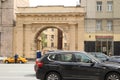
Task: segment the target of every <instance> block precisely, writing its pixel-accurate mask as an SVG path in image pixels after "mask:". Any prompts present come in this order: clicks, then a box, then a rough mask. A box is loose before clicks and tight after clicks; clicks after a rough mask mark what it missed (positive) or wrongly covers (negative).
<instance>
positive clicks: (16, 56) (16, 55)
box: [14, 54, 18, 63]
mask: <svg viewBox="0 0 120 80" xmlns="http://www.w3.org/2000/svg"><path fill="white" fill-rule="evenodd" d="M14 60H15V63H17V60H18V54H15V56H14Z"/></svg>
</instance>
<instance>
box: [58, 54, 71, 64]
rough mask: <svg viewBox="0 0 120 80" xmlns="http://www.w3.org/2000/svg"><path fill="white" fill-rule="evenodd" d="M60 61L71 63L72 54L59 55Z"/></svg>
mask: <svg viewBox="0 0 120 80" xmlns="http://www.w3.org/2000/svg"><path fill="white" fill-rule="evenodd" d="M60 61H63V62H71V61H72V54H61V55H60Z"/></svg>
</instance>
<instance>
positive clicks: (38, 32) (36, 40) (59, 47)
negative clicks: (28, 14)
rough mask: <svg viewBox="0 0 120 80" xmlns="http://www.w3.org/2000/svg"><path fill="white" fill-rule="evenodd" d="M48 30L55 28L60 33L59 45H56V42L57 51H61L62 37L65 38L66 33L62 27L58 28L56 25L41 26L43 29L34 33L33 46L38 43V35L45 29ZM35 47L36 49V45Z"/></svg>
mask: <svg viewBox="0 0 120 80" xmlns="http://www.w3.org/2000/svg"><path fill="white" fill-rule="evenodd" d="M48 28H55V29H58V30H59V31H60V32H62V34H61V36H60V38H59V37H58V38H59V41H58V42H59V44H58V42H57V45H58V46H57V49H63V37H64V36H66V32H65V30H64V29H63V28H62V27H59V25H58V26H56V25H54V26H51V25H47V26H43V27H41V28H40V29H39V30H38V31H37V32H36V34H35V36H34V43H35V44H37V43H38V42H40V40H39V39H38V37H39V36H40V34H41V33H42V31H44V30H46V29H48ZM63 34H64V36H63ZM36 47H38V46H37V45H36ZM36 49H39V48H36Z"/></svg>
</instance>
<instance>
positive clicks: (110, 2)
mask: <svg viewBox="0 0 120 80" xmlns="http://www.w3.org/2000/svg"><path fill="white" fill-rule="evenodd" d="M112 6H113V2H112V1H108V2H107V10H108V11H109V12H110V11H112Z"/></svg>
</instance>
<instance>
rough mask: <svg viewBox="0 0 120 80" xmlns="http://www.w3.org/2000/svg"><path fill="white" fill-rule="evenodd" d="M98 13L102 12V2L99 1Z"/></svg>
mask: <svg viewBox="0 0 120 80" xmlns="http://www.w3.org/2000/svg"><path fill="white" fill-rule="evenodd" d="M97 11H99V12H100V11H102V1H97Z"/></svg>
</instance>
